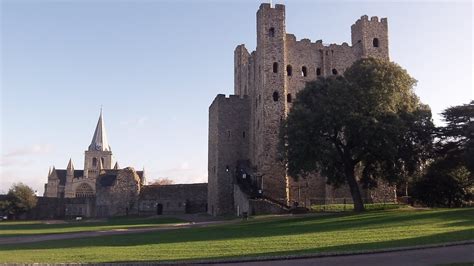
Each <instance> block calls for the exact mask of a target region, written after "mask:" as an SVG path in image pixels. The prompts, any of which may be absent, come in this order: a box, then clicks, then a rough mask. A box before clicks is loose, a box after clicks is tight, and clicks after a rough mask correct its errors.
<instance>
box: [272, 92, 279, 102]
mask: <svg viewBox="0 0 474 266" xmlns="http://www.w3.org/2000/svg"><path fill="white" fill-rule="evenodd" d="M278 98H280V95H278V92H277V91H275V92H273V101H274V102H278Z"/></svg>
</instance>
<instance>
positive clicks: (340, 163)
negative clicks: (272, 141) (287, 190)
mask: <svg viewBox="0 0 474 266" xmlns="http://www.w3.org/2000/svg"><path fill="white" fill-rule="evenodd" d="M415 84H416V80H414V79H413V78H412V77H411V76H410V75H409V74H408V73H407V72H406V71H405V70H404V69H402V68H401V67H400V66H398V65H397V64H395V63H391V62H388V61H385V60H380V59H374V58H368V59H362V60H359V61H357V62H355V63H354V64H353V65H352V66H351V67H350V68H348V69H347V70H346V72H345V73H344V76H338V77H335V78H333V77H331V78H321V79H318V80H316V81H314V82H310V83H308V84H307V85H306V87H305V88H304V89H303V90H302V91H300V92H299V93H298V94H297V96H296V100H295V102H294V105H293V107H292V109H291V110H290V112H289V114H288V118H287V119H286V121H285V123H284V126H283V128H282V131H281V144H282V145H281V147H282V148H283V156H284V158H285V159H286V163H287V164H288V172H289V174H290V175H291V176H293V177H298V176H299V175H301V174H304V173H308V172H312V171H318V172H321V173H322V174H323V175H324V176H326V177H327V178H328V183H330V184H333V185H336V186H339V185H342V184H348V185H349V188H350V191H351V195H352V199H353V201H354V207H355V210H356V211H362V210H364V206H363V202H362V197H361V192H360V187H359V183H361V184H362V185H363V186H364V187H374V186H376V185H377V179H379V178H383V179H385V180H387V181H389V182H395V181H397V180H399V179H400V178H403V177H404V176H405V175H406V174H410V173H413V172H415V171H417V170H418V168H419V165H420V164H421V163H423V162H424V161H425V160H426V159H427V158H428V157H429V153H430V145H431V143H432V135H431V133H432V129H433V123H432V120H431V110H430V109H429V107H428V106H427V105H423V104H421V103H420V101H419V99H418V97H417V96H416V95H415V93H414V91H413V86H414V85H415ZM356 173H360V174H356Z"/></svg>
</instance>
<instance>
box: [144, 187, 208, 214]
mask: <svg viewBox="0 0 474 266" xmlns="http://www.w3.org/2000/svg"><path fill="white" fill-rule="evenodd" d="M206 208H207V183H197V184H178V185H152V186H144V187H143V188H142V191H141V193H140V199H139V214H140V215H159V214H184V213H202V212H206V211H207V209H206Z"/></svg>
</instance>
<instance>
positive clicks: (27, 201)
mask: <svg viewBox="0 0 474 266" xmlns="http://www.w3.org/2000/svg"><path fill="white" fill-rule="evenodd" d="M7 197H8V201H7V202H8V206H4V207H6V208H7V212H8V213H9V214H11V215H14V216H18V215H20V214H22V213H25V212H28V211H29V210H31V209H32V208H34V207H35V206H36V203H37V201H38V200H37V198H36V195H35V192H34V190H33V189H32V188H31V187H29V186H27V185H25V184H23V183H16V184H13V185H12V187H11V188H10V190H9V191H8V193H7Z"/></svg>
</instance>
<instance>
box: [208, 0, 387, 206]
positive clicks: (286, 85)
mask: <svg viewBox="0 0 474 266" xmlns="http://www.w3.org/2000/svg"><path fill="white" fill-rule="evenodd" d="M256 16H257V46H256V49H255V51H251V52H249V51H248V50H247V48H246V47H245V45H244V44H240V45H238V46H237V47H236V48H235V50H234V95H229V96H226V95H223V94H219V95H217V97H216V98H215V99H214V101H213V103H212V105H211V106H210V108H209V166H208V169H209V175H208V178H209V200H208V206H209V212H210V213H211V214H214V215H215V214H224V213H229V211H230V210H231V209H232V201H233V199H232V197H233V196H232V195H233V191H234V190H233V187H232V186H231V185H230V184H232V178H231V176H229V172H231V171H233V169H235V167H236V165H237V164H238V163H237V162H238V161H248V162H250V165H249V168H251V169H257V170H258V171H259V173H260V175H263V176H265V180H264V183H265V185H264V189H263V191H264V192H263V193H264V195H266V196H268V197H270V198H272V199H274V200H276V201H279V202H281V203H284V204H288V203H290V202H292V201H295V200H296V198H295V197H297V195H299V192H296V191H295V190H294V188H295V187H301V186H300V185H304V184H299V183H298V182H297V181H295V180H293V179H292V178H290V177H289V176H287V174H286V169H285V166H284V165H283V164H282V163H281V161H280V160H279V158H278V143H279V131H280V126H281V122H282V121H283V120H284V119H285V117H286V116H287V115H288V112H289V111H290V109H291V107H292V103H293V101H294V97H295V96H296V95H297V93H298V92H299V91H300V90H301V89H303V88H304V87H305V85H306V83H307V82H310V81H313V80H316V79H319V78H328V77H336V76H338V75H343V74H344V72H345V70H346V69H347V68H348V67H349V66H351V65H352V64H353V63H354V62H355V61H357V60H358V59H361V58H366V57H377V58H382V59H387V60H388V59H389V53H388V29H387V19H386V18H382V19H380V20H379V18H378V17H375V16H374V17H371V18H370V20H369V17H368V16H367V15H364V16H362V17H360V19H358V20H357V21H356V22H355V23H354V24H353V25H352V26H351V41H352V42H351V44H349V43H348V42H343V43H342V44H334V43H332V44H325V43H323V41H322V40H316V41H315V42H312V41H311V40H310V39H309V38H303V39H301V40H297V38H296V36H295V35H294V34H291V33H287V32H286V26H285V23H286V22H285V6H284V5H275V7H272V6H271V5H270V4H268V3H264V4H261V5H260V8H259V10H258V11H257V14H256ZM308 182H309V181H308ZM309 183H310V184H309V186H310V187H312V188H311V191H312V193H318V197H325V196H326V194H325V193H326V185H325V181H324V178H321V177H314V180H313V181H311V182H309ZM304 186H306V187H307V186H308V184H306V185H304ZM308 193H309V192H308ZM307 196H308V197H310V195H307ZM305 197H306V196H305Z"/></svg>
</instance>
